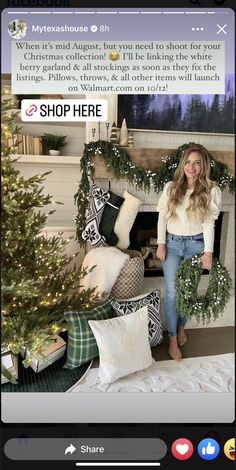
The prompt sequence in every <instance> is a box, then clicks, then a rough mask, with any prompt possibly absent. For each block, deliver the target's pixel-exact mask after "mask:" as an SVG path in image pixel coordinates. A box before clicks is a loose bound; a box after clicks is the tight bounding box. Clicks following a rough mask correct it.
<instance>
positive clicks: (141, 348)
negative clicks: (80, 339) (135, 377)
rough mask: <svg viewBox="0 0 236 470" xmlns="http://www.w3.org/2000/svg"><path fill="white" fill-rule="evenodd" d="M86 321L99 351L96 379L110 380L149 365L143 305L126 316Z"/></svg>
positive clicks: (149, 350)
mask: <svg viewBox="0 0 236 470" xmlns="http://www.w3.org/2000/svg"><path fill="white" fill-rule="evenodd" d="M88 323H89V326H90V327H91V329H92V332H93V334H94V336H95V339H96V342H97V346H98V350H99V369H98V376H97V381H99V382H101V383H112V382H114V381H115V380H117V379H119V378H120V377H124V376H125V375H128V374H131V373H133V372H136V371H138V370H143V369H147V367H149V366H150V365H151V364H152V362H153V359H152V354H151V349H150V345H149V339H148V308H147V306H146V305H145V307H142V308H140V310H137V311H136V312H133V313H130V315H125V316H123V317H117V318H110V319H109V320H89V322H88Z"/></svg>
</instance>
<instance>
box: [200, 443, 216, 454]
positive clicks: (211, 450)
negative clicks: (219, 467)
mask: <svg viewBox="0 0 236 470" xmlns="http://www.w3.org/2000/svg"><path fill="white" fill-rule="evenodd" d="M215 450H216V448H215V446H213V445H211V443H210V442H208V443H207V447H203V448H202V453H203V455H206V454H208V455H211V454H214V452H215Z"/></svg>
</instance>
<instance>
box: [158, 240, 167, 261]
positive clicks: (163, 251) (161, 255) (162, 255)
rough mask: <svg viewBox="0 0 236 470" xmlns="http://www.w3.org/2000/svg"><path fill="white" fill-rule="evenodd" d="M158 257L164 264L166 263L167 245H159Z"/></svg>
mask: <svg viewBox="0 0 236 470" xmlns="http://www.w3.org/2000/svg"><path fill="white" fill-rule="evenodd" d="M156 257H157V258H158V259H159V260H160V261H162V262H163V261H165V258H166V245H165V244H164V243H160V244H159V245H158V248H157V252H156Z"/></svg>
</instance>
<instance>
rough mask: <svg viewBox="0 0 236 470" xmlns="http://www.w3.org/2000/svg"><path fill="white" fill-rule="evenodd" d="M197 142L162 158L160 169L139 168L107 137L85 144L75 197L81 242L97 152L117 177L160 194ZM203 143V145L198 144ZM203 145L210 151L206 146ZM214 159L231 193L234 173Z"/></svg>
mask: <svg viewBox="0 0 236 470" xmlns="http://www.w3.org/2000/svg"><path fill="white" fill-rule="evenodd" d="M192 145H196V144H195V143H194V142H189V143H188V144H184V145H181V146H180V147H178V148H177V150H174V151H173V153H172V154H171V155H169V156H166V157H164V158H163V159H162V163H161V166H160V169H159V171H158V172H154V171H151V170H145V169H144V168H140V167H136V166H135V165H134V164H133V163H132V161H131V159H130V157H129V155H128V153H127V152H126V151H125V150H124V149H122V148H121V147H116V146H114V145H113V144H112V143H110V142H108V141H106V140H99V141H97V142H90V143H89V144H85V148H84V153H83V156H82V157H81V163H80V168H81V172H82V176H81V180H80V183H79V188H78V191H77V193H76V194H75V196H74V199H75V204H76V205H77V208H78V215H77V216H76V217H75V221H76V227H77V229H76V238H77V240H78V242H79V244H80V245H84V244H85V241H84V240H83V239H82V232H83V230H84V227H85V219H86V209H87V206H88V202H89V198H88V194H89V186H90V178H93V175H94V162H93V159H94V157H95V154H99V155H100V156H101V157H102V158H103V160H104V162H105V164H106V166H107V168H108V169H111V170H112V172H113V174H114V176H115V177H116V178H118V179H119V178H122V177H123V178H124V177H125V178H126V179H127V180H128V182H129V184H130V185H132V186H134V187H135V188H136V189H139V190H141V191H144V192H146V193H148V192H150V190H151V189H153V190H154V191H155V192H156V193H158V192H160V191H162V190H163V188H164V186H165V184H166V183H167V182H168V181H171V180H172V179H173V174H174V172H175V170H176V168H177V166H178V163H179V160H180V158H181V157H182V155H183V153H184V152H185V150H186V149H187V148H189V147H190V146H192ZM198 145H199V144H198ZM202 148H203V149H204V150H206V149H205V148H204V147H203V146H202ZM209 157H210V159H211V175H210V176H211V179H212V180H214V181H216V182H217V184H218V186H219V188H220V189H221V190H223V189H225V188H226V187H227V186H228V187H229V190H230V191H231V192H233V191H234V178H233V175H232V174H231V173H230V171H229V169H228V167H227V166H226V165H224V164H223V163H220V162H218V161H216V160H214V158H213V157H212V156H211V155H210V154H209Z"/></svg>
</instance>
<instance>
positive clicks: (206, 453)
mask: <svg viewBox="0 0 236 470" xmlns="http://www.w3.org/2000/svg"><path fill="white" fill-rule="evenodd" d="M219 452H220V446H219V444H218V442H216V441H215V439H211V438H208V439H203V440H202V441H201V442H200V443H199V444H198V454H199V455H200V457H201V458H202V459H204V460H214V459H215V458H216V457H217V456H218V455H219Z"/></svg>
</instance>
